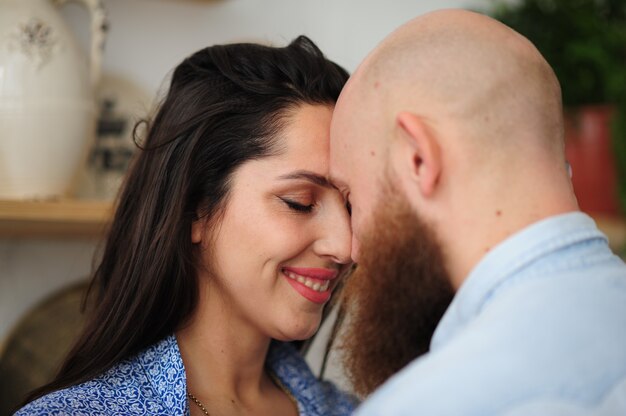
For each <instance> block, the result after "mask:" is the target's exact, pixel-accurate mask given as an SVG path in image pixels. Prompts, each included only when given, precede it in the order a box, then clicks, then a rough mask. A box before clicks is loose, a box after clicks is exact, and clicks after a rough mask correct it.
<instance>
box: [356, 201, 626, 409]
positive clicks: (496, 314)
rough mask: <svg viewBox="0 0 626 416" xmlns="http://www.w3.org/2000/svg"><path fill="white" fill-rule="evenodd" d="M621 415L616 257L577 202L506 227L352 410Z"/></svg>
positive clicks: (622, 328)
mask: <svg viewBox="0 0 626 416" xmlns="http://www.w3.org/2000/svg"><path fill="white" fill-rule="evenodd" d="M356 414H357V415H359V416H373V415H384V416H394V415H428V416H434V415H446V416H448V415H477V416H485V415H507V416H513V415H515V416H518V415H519V416H522V415H524V416H526V415H550V416H556V415H577V416H579V415H602V416H608V415H626V265H625V264H624V262H623V261H622V260H621V259H620V258H619V257H617V256H615V255H614V254H613V253H612V252H611V250H610V249H609V247H608V243H607V239H606V237H605V236H604V235H603V234H602V233H601V232H600V231H598V229H597V228H596V225H595V223H594V222H593V220H592V219H591V218H590V217H588V216H586V215H584V214H582V213H569V214H564V215H559V216H555V217H552V218H548V219H545V220H543V221H540V222H538V223H535V224H533V225H531V226H530V227H527V228H526V229H524V230H522V231H520V232H518V233H517V234H515V235H513V236H512V237H510V238H508V239H507V240H505V241H504V242H502V243H501V244H499V245H498V246H497V247H495V248H494V249H493V250H492V251H491V252H489V253H488V254H487V255H486V256H485V257H484V258H483V259H482V260H481V261H480V262H479V263H478V264H477V265H476V267H475V268H474V269H473V270H472V272H471V273H470V275H469V276H468V277H467V279H466V280H465V282H464V283H463V285H462V286H461V288H460V289H459V291H458V292H457V294H456V296H455V298H454V300H453V301H452V304H451V305H450V307H449V308H448V310H447V311H446V313H445V314H444V316H443V318H442V320H441V322H440V323H439V325H438V327H437V329H436V331H435V334H434V337H433V340H432V343H431V351H430V353H428V354H426V355H424V356H422V357H420V358H418V359H416V360H415V361H413V362H412V363H411V364H409V365H408V366H407V367H405V368H404V369H403V370H402V371H400V372H399V373H398V374H397V375H395V376H394V377H392V378H391V379H390V380H389V381H388V382H387V383H385V385H383V386H382V388H380V389H379V390H378V391H377V392H376V393H374V394H373V395H372V397H370V398H369V399H368V400H367V401H366V402H365V403H364V404H363V405H362V407H360V408H359V409H358V410H357V412H356Z"/></svg>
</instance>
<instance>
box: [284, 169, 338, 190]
mask: <svg viewBox="0 0 626 416" xmlns="http://www.w3.org/2000/svg"><path fill="white" fill-rule="evenodd" d="M278 179H281V180H294V179H298V180H305V181H308V182H311V183H313V184H315V185H318V186H321V187H324V188H331V189H337V187H336V186H335V185H333V184H332V183H331V182H330V181H329V180H328V178H326V177H324V176H322V175H318V174H317V173H315V172H311V171H308V170H298V171H295V172H291V173H287V174H285V175H281V176H279V177H278Z"/></svg>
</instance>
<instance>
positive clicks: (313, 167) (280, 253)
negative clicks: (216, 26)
mask: <svg viewBox="0 0 626 416" xmlns="http://www.w3.org/2000/svg"><path fill="white" fill-rule="evenodd" d="M347 77H348V75H347V73H346V72H345V71H344V70H343V69H342V68H341V67H339V66H337V65H336V64H334V63H332V62H330V61H328V60H326V59H325V58H324V57H323V55H322V54H321V52H320V51H319V50H318V49H317V47H316V46H315V45H314V44H313V43H312V42H311V41H310V40H309V39H307V38H306V37H299V38H298V39H296V40H295V41H293V42H292V43H291V44H290V45H289V46H287V47H285V48H271V47H266V46H260V45H252V44H234V45H222V46H214V47H210V48H206V49H203V50H201V51H199V52H197V53H195V54H194V55H192V56H191V57H189V58H187V59H186V60H184V61H183V62H182V63H181V64H180V65H179V66H178V67H177V68H176V70H175V71H174V74H173V77H172V80H171V85H170V89H169V92H168V94H167V96H166V98H165V100H164V102H163V103H162V105H161V107H160V109H159V111H158V113H157V114H156V116H155V118H154V121H153V122H152V123H151V125H150V126H149V128H148V133H147V138H146V141H145V143H144V144H143V145H142V146H141V148H142V150H143V151H142V152H141V153H140V154H139V155H138V157H137V159H136V160H135V162H134V164H133V167H132V169H131V171H130V173H129V176H128V178H127V181H126V183H125V186H124V189H123V191H122V193H121V195H120V199H119V203H118V207H117V211H116V215H115V218H114V220H113V223H112V226H111V230H110V234H109V237H108V241H107V245H106V247H105V250H104V254H103V258H102V261H101V262H100V264H99V267H98V268H97V269H96V272H95V276H94V280H93V284H92V288H93V289H94V290H95V291H96V292H97V296H95V299H94V307H93V311H92V313H91V315H90V319H89V320H88V323H87V325H86V328H85V329H84V331H83V333H82V335H81V336H80V338H79V340H78V342H77V344H76V345H75V346H74V348H73V349H72V351H71V352H70V354H69V356H68V357H67V359H66V361H65V363H64V365H63V367H62V369H61V371H60V373H59V374H58V376H57V377H56V379H55V380H54V381H53V382H52V383H50V384H48V385H47V386H44V387H43V388H41V389H40V390H38V391H36V392H34V393H33V394H32V396H31V399H36V400H34V401H32V402H31V403H29V404H28V405H27V406H25V407H24V408H22V409H21V410H19V411H18V412H17V414H18V415H28V414H42V413H44V414H45V413H48V412H49V413H61V414H62V413H66V414H78V413H81V412H82V413H83V414H90V413H94V414H112V413H115V414H151V415H152V414H167V415H182V414H192V415H194V414H205V415H206V414H211V415H237V414H254V415H296V414H303V415H305V414H306V415H341V414H348V413H350V412H351V410H352V409H353V407H354V402H353V400H352V399H351V398H350V397H349V396H345V395H343V394H342V393H340V392H339V391H338V390H336V389H335V388H334V387H333V386H332V385H330V384H328V383H324V382H320V381H318V380H317V379H316V378H315V377H314V376H313V375H312V373H311V372H310V370H309V369H308V367H307V365H306V364H305V362H304V361H303V359H302V357H301V356H300V355H299V354H298V352H297V351H296V350H295V349H294V347H293V346H292V345H290V344H288V343H285V342H284V341H292V340H303V339H306V338H309V337H311V336H312V335H313V334H314V333H315V331H316V330H317V328H318V326H319V324H320V319H321V316H322V310H323V307H324V304H325V303H326V302H327V301H328V300H329V298H330V296H331V294H332V291H333V289H334V288H335V287H336V286H337V283H338V277H339V276H340V275H341V272H342V271H343V270H344V269H345V268H346V266H347V265H348V264H349V262H350V258H349V254H350V240H351V236H350V225H349V212H348V209H347V207H346V205H345V203H344V201H343V199H342V197H341V195H340V194H339V193H338V192H337V191H336V190H335V189H334V187H333V186H331V185H330V184H329V183H328V182H327V181H326V179H325V178H326V177H327V175H328V162H329V160H328V158H329V155H328V145H329V142H328V132H329V125H330V124H329V123H330V118H331V112H332V108H333V105H334V103H335V101H336V99H337V97H338V95H339V92H340V90H341V88H342V86H343V84H344V83H345V81H346V80H347Z"/></svg>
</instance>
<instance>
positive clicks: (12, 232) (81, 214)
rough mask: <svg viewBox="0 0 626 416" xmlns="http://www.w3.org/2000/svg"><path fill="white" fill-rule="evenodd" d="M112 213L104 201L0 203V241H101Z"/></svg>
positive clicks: (0, 201)
mask: <svg viewBox="0 0 626 416" xmlns="http://www.w3.org/2000/svg"><path fill="white" fill-rule="evenodd" d="M112 213H113V203H112V202H106V201H89V200H79V199H60V200H54V201H9V200H0V237H3V238H22V237H27V238H37V237H43V238H100V237H102V235H103V233H104V230H105V228H106V225H107V224H108V222H109V221H110V219H111V216H112Z"/></svg>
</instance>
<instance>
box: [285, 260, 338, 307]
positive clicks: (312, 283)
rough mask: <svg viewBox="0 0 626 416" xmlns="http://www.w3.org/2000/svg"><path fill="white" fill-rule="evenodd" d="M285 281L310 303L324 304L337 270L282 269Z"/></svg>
mask: <svg viewBox="0 0 626 416" xmlns="http://www.w3.org/2000/svg"><path fill="white" fill-rule="evenodd" d="M282 271H283V274H284V275H285V277H286V278H287V281H288V282H289V284H290V285H291V287H293V288H294V289H295V290H296V291H297V292H298V293H299V294H300V295H302V296H303V297H304V298H306V299H308V300H309V301H311V302H314V303H318V304H323V303H326V302H327V301H328V300H329V299H330V296H331V294H332V291H333V289H334V287H335V285H332V286H331V283H332V281H333V280H334V279H336V278H337V276H338V275H339V271H338V270H332V269H321V268H304V267H284V268H283V270H282Z"/></svg>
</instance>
